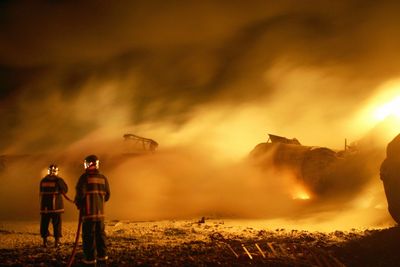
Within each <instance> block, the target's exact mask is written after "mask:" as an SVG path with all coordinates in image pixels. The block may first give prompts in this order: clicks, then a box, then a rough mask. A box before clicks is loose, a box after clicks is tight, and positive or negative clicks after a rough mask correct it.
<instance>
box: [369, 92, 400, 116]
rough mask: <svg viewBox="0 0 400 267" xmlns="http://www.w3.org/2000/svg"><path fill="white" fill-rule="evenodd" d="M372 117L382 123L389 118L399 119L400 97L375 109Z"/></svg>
mask: <svg viewBox="0 0 400 267" xmlns="http://www.w3.org/2000/svg"><path fill="white" fill-rule="evenodd" d="M374 116H375V118H376V119H378V120H380V121H382V120H384V119H386V118H387V117H389V116H395V117H398V118H400V96H397V97H396V98H394V99H392V100H390V101H389V102H387V103H384V104H382V105H381V106H378V107H377V108H376V109H375V113H374Z"/></svg>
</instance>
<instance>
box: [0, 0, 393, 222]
mask: <svg viewBox="0 0 400 267" xmlns="http://www.w3.org/2000/svg"><path fill="white" fill-rule="evenodd" d="M0 5H1V6H0V17H1V22H2V23H0V118H1V131H0V154H1V155H3V156H2V157H3V159H5V161H4V162H5V167H4V168H3V170H2V173H1V177H0V179H1V181H2V183H3V184H5V185H6V187H2V189H1V190H2V194H1V197H0V198H2V199H3V200H4V201H5V200H6V199H15V198H16V195H18V197H17V198H18V200H15V201H13V203H14V204H13V205H9V206H4V207H3V206H2V209H1V210H2V211H1V212H0V213H1V214H0V215H1V217H2V218H11V217H13V218H32V217H33V216H37V215H35V212H34V208H33V209H29V211H27V212H25V211H23V210H25V209H24V208H22V207H32V206H33V204H32V201H31V200H32V199H35V198H36V197H37V195H36V194H37V193H38V192H37V191H35V190H33V188H36V189H37V187H38V182H39V179H40V177H41V175H42V171H43V169H46V167H47V165H48V164H50V163H52V162H58V164H59V165H60V168H61V171H62V172H61V173H62V174H63V175H64V177H65V179H66V180H67V182H68V184H69V185H70V189H71V191H72V192H73V191H74V188H73V187H74V185H75V183H76V180H77V178H78V177H79V174H80V172H81V171H82V169H81V162H82V160H83V158H84V157H85V156H86V155H87V154H93V153H96V154H99V155H100V156H101V160H102V164H103V165H102V166H103V167H104V172H105V174H106V175H108V176H109V177H110V183H111V187H112V190H113V194H112V198H111V201H110V204H109V210H108V212H109V214H110V215H111V216H113V217H118V218H131V219H143V220H144V219H161V218H171V217H173V218H178V217H191V216H199V215H201V214H215V215H219V216H232V217H235V216H236V217H253V218H254V217H257V218H260V217H265V218H267V217H280V216H283V217H284V216H289V217H290V216H292V215H293V214H301V213H302V212H304V214H306V213H307V212H311V211H310V210H313V212H314V211H315V210H319V209H322V205H321V206H319V205H313V207H314V208H312V209H309V208H303V207H299V205H298V204H296V203H294V202H293V201H289V199H291V196H289V195H290V193H288V192H290V191H291V188H293V187H294V184H295V182H294V181H295V179H294V178H293V177H292V175H291V174H290V172H288V173H286V172H285V173H281V172H279V171H277V170H275V169H273V168H271V170H269V171H268V172H267V173H265V172H264V173H263V172H261V171H260V170H258V169H257V168H255V167H254V166H253V165H252V164H250V163H249V162H248V161H247V160H246V159H247V156H248V153H249V152H250V151H251V150H252V149H253V148H254V147H255V145H257V144H258V143H260V142H265V141H266V139H267V136H266V134H267V133H275V134H278V135H282V136H287V137H289V138H293V137H296V138H297V139H299V140H300V141H301V143H302V144H305V145H310V146H314V145H316V146H326V147H329V148H333V149H336V150H340V149H342V148H343V146H344V139H345V138H347V140H348V141H349V142H353V141H359V142H360V143H361V144H362V146H363V149H364V152H363V153H364V154H363V155H364V156H365V157H364V156H363V157H364V158H363V160H365V161H366V162H368V164H366V165H367V166H368V168H367V170H366V173H367V174H366V175H365V176H368V177H366V178H364V177H362V178H360V179H361V181H360V179H358V178H355V182H354V184H355V186H353V187H351V190H349V191H350V192H349V195H352V196H353V197H352V199H357V198H358V197H359V196H360V195H361V196H366V195H365V194H371V195H376V196H377V198H379V196H382V194H383V191H382V190H381V185H380V184H379V179H378V168H379V162H380V161H381V160H382V159H383V157H384V145H385V143H387V142H388V141H389V140H390V139H391V138H393V137H394V136H395V132H396V131H399V130H400V129H395V126H393V125H394V123H386V126H385V129H387V128H390V129H391V130H390V131H389V132H390V134H382V132H380V131H379V130H377V129H382V127H383V126H382V125H379V124H378V122H375V121H373V119H372V115H371V113H368V112H370V111H371V110H372V109H371V110H369V109H366V108H367V107H373V106H374V105H376V104H378V103H377V102H376V101H377V100H376V99H377V95H380V94H381V93H384V92H386V91H391V92H394V93H393V94H392V96H395V95H396V94H397V95H398V94H400V89H399V88H400V86H397V85H396V83H393V82H392V83H390V82H391V81H395V80H396V79H397V78H398V75H399V73H398V69H399V67H400V66H399V63H398V62H400V60H399V59H400V58H398V57H399V56H398V53H397V47H399V44H400V38H399V36H398V34H397V32H398V29H397V27H398V26H397V25H399V24H400V23H399V22H400V21H399V20H400V19H399V17H398V15H397V14H398V11H399V9H400V6H399V4H398V3H397V2H395V1H384V2H376V1H355V0H354V1H346V2H337V1H335V2H332V1H313V0H310V1H305V2H304V3H302V5H301V6H300V5H298V3H297V2H294V1H281V2H280V3H279V4H277V3H273V2H272V1H252V3H245V2H243V1H218V2H215V1H201V2H199V1H185V2H184V3H182V2H179V1H176V2H175V1H172V2H168V3H165V2H163V1H146V2H143V3H142V2H134V3H133V2H128V1H127V2H124V1H122V2H118V3H105V2H104V3H99V2H98V1H88V2H86V3H83V4H82V3H80V4H79V7H78V6H77V4H76V3H71V2H64V1H57V2H49V1H44V2H40V3H30V2H29V3H28V2H24V1H23V2H18V3H17V2H11V1H5V2H3V3H1V4H0ZM388 84H391V85H390V88H388ZM366 110H368V112H365V111H366ZM371 112H372V111H371ZM370 116H371V119H370ZM374 127H375V128H374ZM128 132H131V133H135V134H138V135H141V136H144V137H148V138H152V139H154V140H156V141H157V142H158V143H160V147H159V151H158V152H157V153H156V154H154V155H147V156H144V157H134V158H128V159H126V158H121V157H120V156H121V154H122V153H126V146H125V145H126V144H125V143H123V142H124V141H123V140H122V135H123V134H125V133H128ZM386 133H388V131H386ZM357 164H358V163H357ZM373 181H378V182H376V183H374V182H373ZM5 188H7V189H5ZM345 188H347V187H346V186H345V185H339V186H338V189H337V190H338V191H337V192H339V191H343V190H345ZM9 189H12V190H9ZM368 190H370V191H371V190H372V191H373V192H375V193H365V192H370V191H368ZM72 192H71V194H72ZM238 196H240V197H238ZM360 198H361V199H362V198H363V197H360ZM365 198H367V197H365ZM374 198H375V197H374ZM4 201H3V202H4ZM380 201H381V202H379V203H378V204H376V203H375V202H374V201H372V202H374V203H375V204H376V205H375V204H371V205H372V206H379V205H381V206H382V205H385V202H384V199H383V200H382V199H381V200H380ZM333 202H334V201H333ZM361 202H362V201H361ZM372 202H371V203H372ZM121 203H124V204H123V205H122V204H121ZM274 203H280V205H279V206H276V205H274ZM340 203H341V204H343V201H340ZM345 203H347V204H346V205H350V206H351V205H353V204H349V202H345ZM357 203H360V201H359V202H357ZM382 203H383V204H382ZM354 205H356V204H354ZM357 205H358V204H357ZM282 206H283V208H282ZM331 206H332V203H331V202H330V203H324V206H323V207H325V208H326V209H331V208H330V207H331ZM359 206H360V205H358V207H359ZM68 209H69V210H67V214H68V213H70V214H71V213H72V210H73V208H68ZM299 211H301V212H299ZM67 216H70V215H67ZM299 216H300V215H299ZM313 216H316V215H315V214H314V215H313ZM70 218H71V217H70ZM371 220H373V219H371Z"/></svg>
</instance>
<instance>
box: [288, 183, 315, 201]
mask: <svg viewBox="0 0 400 267" xmlns="http://www.w3.org/2000/svg"><path fill="white" fill-rule="evenodd" d="M292 198H293V199H300V200H308V199H310V198H311V196H310V194H309V193H308V192H307V190H306V189H305V188H304V187H303V186H302V185H299V184H298V185H295V187H294V190H293V193H292Z"/></svg>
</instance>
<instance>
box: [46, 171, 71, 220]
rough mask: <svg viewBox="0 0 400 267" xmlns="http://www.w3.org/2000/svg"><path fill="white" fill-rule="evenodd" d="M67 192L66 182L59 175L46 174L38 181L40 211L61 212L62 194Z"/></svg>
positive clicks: (62, 209)
mask: <svg viewBox="0 0 400 267" xmlns="http://www.w3.org/2000/svg"><path fill="white" fill-rule="evenodd" d="M67 192H68V187H67V184H66V183H65V182H64V180H63V179H62V178H61V177H58V176H55V175H47V176H45V177H44V178H43V179H42V180H41V181H40V213H41V214H47V213H62V212H64V203H63V199H62V194H65V193H67Z"/></svg>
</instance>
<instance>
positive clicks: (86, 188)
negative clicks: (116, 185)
mask: <svg viewBox="0 0 400 267" xmlns="http://www.w3.org/2000/svg"><path fill="white" fill-rule="evenodd" d="M98 167H99V160H98V158H97V157H96V156H94V155H91V156H88V157H86V159H85V173H83V174H82V175H81V176H80V178H79V181H78V183H77V185H76V197H75V203H76V205H77V207H78V209H79V210H80V213H81V216H82V220H83V226H82V230H83V231H82V240H83V252H84V255H85V260H84V262H85V263H86V264H95V263H96V251H97V260H98V261H105V260H107V244H106V235H105V226H104V202H106V201H108V199H109V198H110V187H109V184H108V180H107V178H106V177H105V176H104V175H103V174H101V173H100V172H99V170H98Z"/></svg>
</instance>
